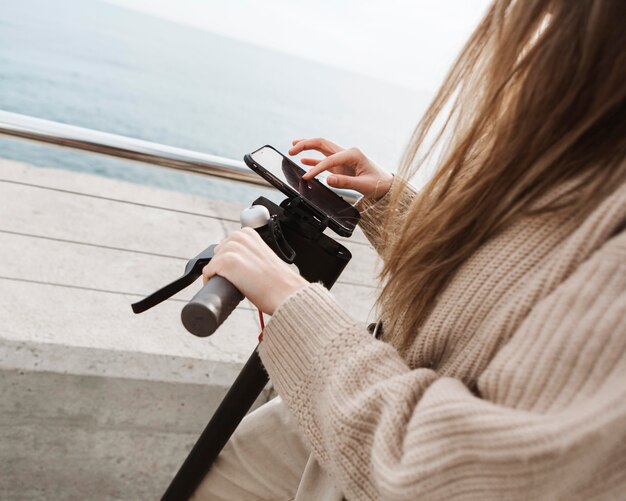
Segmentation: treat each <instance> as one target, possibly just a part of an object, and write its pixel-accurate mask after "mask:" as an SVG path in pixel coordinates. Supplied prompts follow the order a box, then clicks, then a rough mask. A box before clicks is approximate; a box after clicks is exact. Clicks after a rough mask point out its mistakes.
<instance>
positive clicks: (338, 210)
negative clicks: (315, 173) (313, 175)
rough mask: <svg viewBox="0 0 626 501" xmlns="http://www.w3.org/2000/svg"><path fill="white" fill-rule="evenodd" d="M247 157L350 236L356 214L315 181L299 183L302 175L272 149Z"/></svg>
mask: <svg viewBox="0 0 626 501" xmlns="http://www.w3.org/2000/svg"><path fill="white" fill-rule="evenodd" d="M250 156H251V157H252V159H253V160H254V162H255V163H256V164H258V165H260V166H261V167H262V168H264V169H265V170H267V171H268V172H269V173H270V174H272V175H273V176H274V177H276V178H278V180H280V181H281V182H282V183H284V184H285V185H287V186H289V187H290V188H292V189H293V190H294V191H296V192H297V193H298V194H299V195H300V196H301V197H302V198H304V199H306V200H307V201H309V202H310V203H311V204H313V205H314V206H316V207H317V208H318V209H321V210H322V211H323V212H324V213H326V214H327V215H328V216H329V217H330V218H331V219H333V220H335V222H336V223H338V224H339V225H341V226H342V227H343V228H345V229H346V230H348V231H349V232H350V233H352V231H353V230H354V227H355V226H356V224H357V222H358V220H359V211H358V210H356V209H355V208H354V207H352V205H350V204H349V203H348V202H346V201H345V200H344V199H343V198H341V197H340V196H339V195H337V194H336V193H335V192H333V191H332V190H331V189H330V188H328V187H327V186H324V185H323V184H322V183H321V182H320V181H319V180H317V179H311V180H308V181H307V180H304V179H302V176H303V175H304V173H305V172H306V171H305V170H304V169H303V168H302V167H300V166H298V165H297V164H296V163H294V162H292V161H291V160H289V159H288V158H287V157H285V156H284V155H282V154H281V153H279V152H278V151H276V150H275V149H274V148H272V147H269V146H264V147H263V148H260V149H258V150H257V151H255V152H254V153H251V154H250Z"/></svg>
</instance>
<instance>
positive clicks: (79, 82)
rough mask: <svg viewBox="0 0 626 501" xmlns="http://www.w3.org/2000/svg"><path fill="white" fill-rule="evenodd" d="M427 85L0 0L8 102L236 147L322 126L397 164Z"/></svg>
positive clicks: (105, 127)
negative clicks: (419, 88) (420, 88)
mask: <svg viewBox="0 0 626 501" xmlns="http://www.w3.org/2000/svg"><path fill="white" fill-rule="evenodd" d="M242 15H246V13H245V11H242ZM428 97H429V96H428V95H427V94H426V93H418V92H415V91H412V90H408V89H404V88H401V87H397V86H394V85H392V84H389V83H387V82H384V81H383V80H375V79H372V78H368V77H365V76H362V75H357V74H354V73H350V72H347V71H343V70H341V69H338V68H334V67H330V66H326V65H323V64H320V63H316V62H312V61H308V60H304V59H300V58H298V57H295V56H291V55H287V54H284V53H280V52H276V51H272V50H269V49H265V48H262V47H258V46H255V45H251V44H248V43H244V42H240V41H236V40H233V39H229V38H226V37H223V36H219V35H215V34H212V33H209V32H206V31H203V30H200V29H196V28H191V27H188V26H183V25H179V24H176V23H173V22H169V21H166V20H163V19H159V18H156V17H152V16H149V15H145V14H141V13H137V12H134V11H131V10H127V9H124V8H121V7H118V6H113V5H110V4H107V3H104V2H100V1H98V0H54V1H51V0H0V109H3V110H7V111H13V112H17V113H24V114H27V115H32V116H35V117H41V118H46V119H51V120H56V121H59V122H64V123H69V124H74V125H80V126H84V127H89V128H93V129H97V130H102V131H107V132H113V133H116V134H122V135H127V136H130V137H135V138H140V139H146V140H150V141H156V142H160V143H163V144H168V145H172V146H179V147H183V148H190V149H194V150H198V151H202V152H206V153H211V154H215V155H220V156H223V157H228V158H235V159H242V157H243V155H244V154H245V153H247V152H250V151H252V150H254V149H256V148H257V147H259V146H261V145H263V144H272V145H274V146H275V147H277V148H278V149H281V150H283V151H284V150H286V149H288V147H289V144H290V141H291V139H293V138H296V137H308V136H325V137H328V138H331V139H333V140H335V141H336V142H337V143H339V144H342V145H345V146H352V145H358V146H360V147H361V148H363V149H364V150H365V151H366V152H367V153H368V154H369V155H370V156H371V157H372V158H374V159H375V160H376V161H378V162H379V163H380V164H381V165H383V166H386V167H388V168H389V169H391V170H393V169H395V167H396V165H397V162H398V160H399V158H400V156H401V153H402V150H403V148H404V146H405V144H406V142H407V140H408V137H409V135H410V133H411V131H412V128H413V127H414V125H415V124H416V123H417V120H418V119H419V116H420V114H421V113H422V112H423V110H424V107H425V104H426V103H427V100H428ZM0 157H5V158H12V159H17V160H22V161H26V162H29V163H33V164H35V165H41V166H51V167H59V168H64V169H71V170H77V171H82V172H91V173H96V174H100V175H104V176H110V177H116V178H120V179H125V180H128V181H132V182H136V183H141V184H146V185H152V186H160V187H165V188H169V189H173V190H179V191H185V192H190V193H196V194H201V195H204V196H206V197H209V198H214V199H221V200H231V201H244V202H245V201H249V200H250V199H251V198H252V197H254V196H255V195H256V194H257V193H258V192H259V189H258V188H250V187H246V186H243V185H239V184H236V183H232V182H228V181H221V180H215V179H210V178H206V177H201V176H198V175H193V174H184V173H180V172H175V171H170V170H167V169H160V168H152V167H149V166H144V165H141V164H137V163H132V162H127V161H121V160H116V159H108V158H105V157H100V156H97V155H93V154H87V153H79V152H71V151H67V150H62V149H58V148H54V147H50V146H44V145H38V144H35V143H30V142H24V141H20V140H17V139H8V138H1V137H0Z"/></svg>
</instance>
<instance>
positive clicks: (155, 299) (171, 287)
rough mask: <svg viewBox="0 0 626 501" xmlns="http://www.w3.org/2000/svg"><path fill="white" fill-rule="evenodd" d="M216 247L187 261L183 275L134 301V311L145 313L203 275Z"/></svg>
mask: <svg viewBox="0 0 626 501" xmlns="http://www.w3.org/2000/svg"><path fill="white" fill-rule="evenodd" d="M214 249H215V244H213V245H210V246H209V247H207V248H206V249H204V250H203V251H202V252H201V253H200V254H198V255H197V256H196V257H194V258H193V259H190V260H189V261H187V264H186V265H185V273H184V274H183V275H182V276H181V277H179V278H177V279H176V280H174V281H173V282H171V283H169V284H167V285H166V286H165V287H162V288H160V289H159V290H158V291H156V292H153V293H152V294H150V295H149V296H148V297H146V298H144V299H142V300H141V301H137V302H136V303H133V304H132V305H131V306H132V308H133V312H135V313H143V312H144V311H146V310H149V309H150V308H152V307H153V306H156V305H157V304H159V303H162V302H163V301H165V300H166V299H169V298H171V297H172V296H173V295H174V294H177V293H179V292H180V291H182V290H183V289H184V288H185V287H188V286H189V285H191V284H192V283H193V282H195V280H196V279H197V278H198V277H199V276H200V275H202V268H204V267H205V266H206V265H207V264H208V263H209V261H210V260H211V259H212V258H213V251H214Z"/></svg>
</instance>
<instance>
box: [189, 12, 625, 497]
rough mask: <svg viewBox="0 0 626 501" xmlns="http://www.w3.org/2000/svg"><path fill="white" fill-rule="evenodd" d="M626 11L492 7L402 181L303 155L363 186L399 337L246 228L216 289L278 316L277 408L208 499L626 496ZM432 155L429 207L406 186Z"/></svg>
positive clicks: (332, 151) (369, 230)
mask: <svg viewBox="0 0 626 501" xmlns="http://www.w3.org/2000/svg"><path fill="white" fill-rule="evenodd" d="M625 5H626V4H625V3H624V2H623V1H621V0H614V1H611V0H580V1H577V2H570V1H568V0H526V1H524V2H521V1H513V0H496V1H495V2H494V4H493V5H492V7H491V8H490V9H489V11H488V13H487V15H486V17H485V19H484V20H483V21H482V22H481V24H480V25H479V27H478V28H477V30H476V31H475V33H474V34H473V35H472V37H471V38H470V40H469V41H468V43H467V45H466V46H465V48H464V50H463V51H462V53H461V55H460V56H459V59H458V60H457V62H456V63H455V65H454V66H453V68H452V70H451V72H450V74H449V75H448V77H447V79H446V81H445V83H444V84H443V87H442V88H441V90H440V91H439V93H438V94H437V96H436V97H435V99H434V102H433V103H432V105H431V106H430V108H429V110H428V111H427V113H426V115H425V117H424V118H423V120H422V121H421V123H420V125H419V126H418V128H417V129H416V132H415V134H414V136H413V138H412V141H411V144H410V146H409V148H408V151H407V153H406V155H405V157H404V160H403V166H402V168H401V169H400V171H399V174H398V175H397V176H396V177H395V178H394V177H392V176H391V175H389V174H387V173H386V172H384V171H383V170H381V169H380V168H378V167H376V166H375V165H374V164H373V163H372V162H371V161H369V160H368V159H367V158H366V157H365V156H364V155H363V154H362V153H360V152H359V151H358V150H356V149H349V150H343V149H341V148H339V147H338V146H337V145H335V144H333V143H331V142H330V141H327V140H299V141H295V142H294V146H293V148H292V150H291V151H290V153H291V154H297V153H300V152H302V151H305V150H311V149H313V150H317V151H319V152H321V153H323V154H324V155H325V156H326V158H325V159H324V160H323V161H321V162H319V163H318V161H316V160H303V163H306V164H308V165H311V166H313V168H312V169H311V171H310V174H309V175H310V176H314V175H317V174H318V173H319V172H322V171H324V170H328V171H331V172H332V173H333V174H332V175H331V176H330V177H329V184H331V185H334V186H336V187H342V188H344V187H345V188H352V189H356V190H358V191H360V192H361V193H362V194H363V195H364V199H363V200H362V201H361V202H360V204H359V205H360V210H361V211H362V227H363V230H364V232H365V234H366V235H367V237H368V238H369V240H370V241H371V243H372V245H374V247H375V248H376V249H377V250H378V252H379V253H380V254H381V256H382V258H383V261H384V269H383V271H382V279H383V283H384V286H383V289H382V294H381V297H380V300H379V304H380V306H381V312H382V325H383V328H384V334H383V337H382V340H377V339H375V338H374V337H372V336H371V335H370V334H369V333H368V331H367V330H366V329H365V327H364V326H362V325H361V324H359V323H358V322H356V321H355V320H353V319H352V318H350V317H349V316H348V315H347V314H346V313H344V311H343V310H342V309H341V308H340V307H339V306H338V305H337V303H336V302H335V301H334V299H333V297H332V296H331V295H330V294H329V293H328V292H327V291H326V290H325V289H324V288H323V287H321V286H320V285H318V284H309V283H307V282H306V281H305V280H304V279H302V278H301V277H300V276H298V275H297V274H295V273H293V272H292V271H291V270H290V269H289V268H288V267H287V266H286V265H284V264H283V263H282V262H280V261H279V260H278V258H277V257H276V256H274V254H273V253H272V252H271V251H270V250H269V249H268V248H267V247H266V246H265V245H264V244H263V243H262V241H261V240H260V238H259V237H257V235H256V234H255V233H254V232H253V231H249V230H242V231H240V232H236V233H234V234H233V235H231V236H230V237H228V238H227V239H226V240H224V241H223V242H222V243H221V244H220V246H219V248H218V252H217V255H216V258H215V259H214V260H213V261H211V263H210V264H209V265H208V266H207V268H206V269H205V271H204V277H205V279H208V278H209V277H211V276H212V275H215V274H218V275H223V276H225V277H226V278H227V279H229V280H230V281H231V282H233V283H234V284H235V285H236V286H237V287H239V289H240V290H241V291H242V292H243V293H244V294H245V295H246V296H247V297H248V298H249V299H250V300H251V301H252V302H253V303H254V304H256V305H257V306H258V307H259V308H261V309H262V310H263V311H265V312H266V313H269V314H271V315H273V317H272V319H271V321H270V322H269V324H268V326H267V328H266V329H265V334H264V340H263V342H262V344H261V349H260V354H261V358H262V360H263V363H264V364H265V367H266V368H267V371H268V373H269V375H270V377H271V379H272V381H273V382H274V385H275V388H276V390H277V391H278V393H279V395H280V396H281V397H282V400H283V403H281V402H273V403H272V404H271V405H270V406H269V407H262V408H261V409H260V410H259V411H257V412H256V413H253V414H252V415H251V416H250V417H249V418H247V419H246V420H245V421H244V423H243V424H242V426H241V428H240V430H239V431H238V432H237V433H236V434H235V436H234V437H233V440H232V441H231V443H230V444H229V446H227V448H226V449H225V450H224V453H223V454H222V456H221V457H220V459H219V460H218V462H217V463H216V465H215V466H214V468H213V469H212V470H211V472H210V473H209V475H208V476H207V478H206V479H205V481H204V483H203V484H202V485H201V487H200V488H199V490H198V492H197V497H199V498H202V497H204V498H206V499H220V497H223V498H225V499H291V498H293V497H295V498H296V499H318V500H320V499H341V498H342V496H345V497H346V498H347V499H351V500H353V499H356V500H360V499H418V498H419V499H457V498H458V499H515V498H523V499H546V498H547V499H573V498H581V499H590V498H593V499H604V498H617V497H619V496H623V495H624V492H626V228H625V227H626V30H624V29H623V24H624V22H625V20H626V12H625V10H626V7H625ZM441 124H443V125H441ZM440 125H441V126H440ZM444 139H447V140H448V143H447V144H446V146H445V147H442V142H444ZM426 144H428V145H429V146H428V147H426ZM435 153H436V154H437V155H439V157H440V158H441V159H442V160H441V161H440V162H439V163H438V168H437V170H436V172H435V173H434V175H433V176H432V177H431V178H430V181H429V182H428V184H427V185H426V186H425V188H424V189H422V190H421V191H420V193H419V194H415V192H414V191H413V190H412V189H411V188H410V187H409V186H408V185H407V184H406V183H405V182H404V181H402V180H403V179H410V178H411V177H412V176H413V175H414V173H415V170H416V169H417V168H419V167H420V166H423V165H424V164H426V163H429V162H432V161H433V157H434V156H435ZM381 196H382V198H381ZM267 283H272V284H273V287H272V288H271V289H269V290H268V289H267V288H266V285H265V284H267ZM309 451H310V452H311V456H310V457H308V453H309ZM307 458H308V459H307Z"/></svg>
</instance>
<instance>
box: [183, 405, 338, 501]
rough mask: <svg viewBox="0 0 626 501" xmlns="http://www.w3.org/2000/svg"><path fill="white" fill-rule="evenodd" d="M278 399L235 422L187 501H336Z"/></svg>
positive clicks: (333, 488) (329, 481)
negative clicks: (220, 450) (236, 426)
mask: <svg viewBox="0 0 626 501" xmlns="http://www.w3.org/2000/svg"><path fill="white" fill-rule="evenodd" d="M342 499H343V496H342V494H341V491H339V490H338V489H337V487H336V486H335V485H334V483H333V481H332V479H331V478H330V476H328V475H327V474H326V472H325V471H324V470H322V469H321V467H320V466H319V464H318V463H317V461H316V460H315V458H313V456H312V455H311V454H310V451H309V448H308V447H307V446H306V444H305V443H304V441H303V439H302V435H301V434H300V432H299V430H298V426H297V423H296V421H295V419H294V418H293V417H292V416H291V414H290V413H289V411H288V410H287V408H286V406H285V405H284V404H283V402H282V400H281V399H280V397H278V398H275V399H273V400H271V401H270V402H268V403H266V404H265V405H262V406H261V407H259V408H258V409H256V410H255V411H254V412H252V413H250V414H249V415H248V416H246V417H245V418H244V420H243V421H242V422H241V424H240V425H239V427H238V428H237V430H236V431H235V433H234V434H233V436H232V437H231V439H230V441H229V442H228V443H227V444H226V447H224V450H223V451H222V452H221V453H220V455H219V457H218V458H217V461H216V462H215V464H214V465H213V467H212V468H211V470H210V471H209V473H208V475H207V476H206V477H205V478H204V480H203V481H202V483H201V484H200V486H199V487H198V489H197V491H196V493H195V494H194V496H193V498H192V500H193V501H253V500H254V501H257V500H268V501H269V500H271V501H287V500H295V501H340V500H342Z"/></svg>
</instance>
